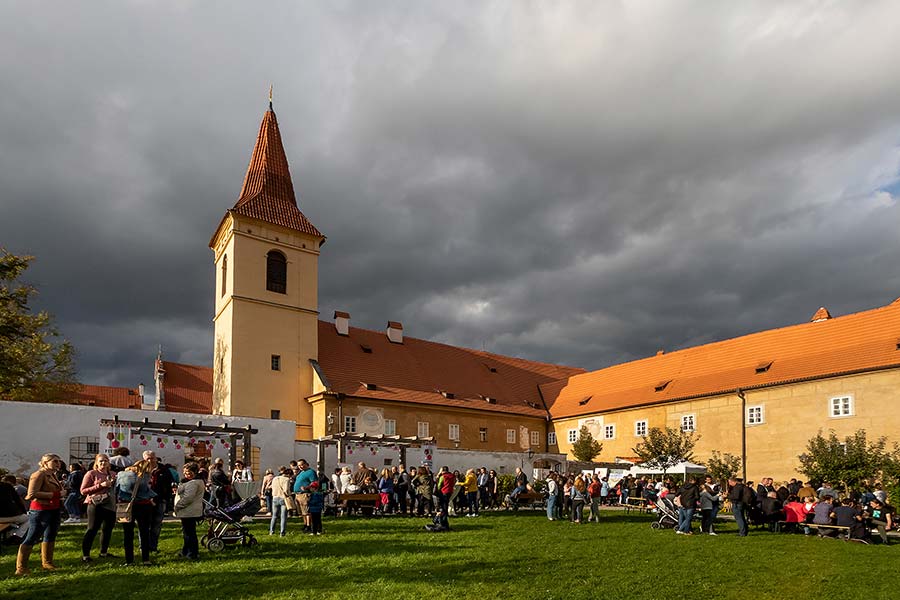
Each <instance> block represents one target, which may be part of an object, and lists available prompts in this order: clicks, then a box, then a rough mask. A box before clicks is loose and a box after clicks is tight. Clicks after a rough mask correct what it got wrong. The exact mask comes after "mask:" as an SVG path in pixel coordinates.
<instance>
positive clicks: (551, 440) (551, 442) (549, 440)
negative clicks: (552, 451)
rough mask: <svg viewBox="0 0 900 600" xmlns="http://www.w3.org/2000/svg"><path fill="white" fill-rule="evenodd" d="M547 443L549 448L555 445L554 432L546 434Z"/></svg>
mask: <svg viewBox="0 0 900 600" xmlns="http://www.w3.org/2000/svg"><path fill="white" fill-rule="evenodd" d="M547 443H548V444H549V445H551V446H553V445H554V444H556V432H555V431H551V432H549V433H548V434H547Z"/></svg>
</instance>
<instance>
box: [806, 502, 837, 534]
mask: <svg viewBox="0 0 900 600" xmlns="http://www.w3.org/2000/svg"><path fill="white" fill-rule="evenodd" d="M833 501H834V498H832V497H831V496H830V495H825V496H822V500H821V502H819V503H818V504H816V505H815V506H814V507H813V521H812V522H813V525H833V524H834V521H832V517H831V511H832V510H833V509H834V505H833V504H832V502H833ZM819 535H820V536H827V537H834V536H835V535H837V530H836V529H831V528H829V527H823V528H821V529H819Z"/></svg>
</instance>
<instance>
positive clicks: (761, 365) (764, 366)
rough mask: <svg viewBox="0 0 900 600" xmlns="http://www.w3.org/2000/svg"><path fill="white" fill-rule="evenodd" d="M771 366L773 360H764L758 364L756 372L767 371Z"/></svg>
mask: <svg viewBox="0 0 900 600" xmlns="http://www.w3.org/2000/svg"><path fill="white" fill-rule="evenodd" d="M770 368H772V361H771V360H768V361H763V362H761V363H759V364H758V365H756V373H757V374H759V373H765V372H767V371H768V370H769V369H770Z"/></svg>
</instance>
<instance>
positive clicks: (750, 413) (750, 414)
mask: <svg viewBox="0 0 900 600" xmlns="http://www.w3.org/2000/svg"><path fill="white" fill-rule="evenodd" d="M762 422H763V407H762V406H748V407H747V425H759V424H760V423H762Z"/></svg>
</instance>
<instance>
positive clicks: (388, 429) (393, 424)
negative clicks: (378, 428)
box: [384, 419, 397, 435]
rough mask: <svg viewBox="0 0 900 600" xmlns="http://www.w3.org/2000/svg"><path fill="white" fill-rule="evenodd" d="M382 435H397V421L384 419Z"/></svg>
mask: <svg viewBox="0 0 900 600" xmlns="http://www.w3.org/2000/svg"><path fill="white" fill-rule="evenodd" d="M384 435H397V421H396V420H395V419H385V420H384Z"/></svg>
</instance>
